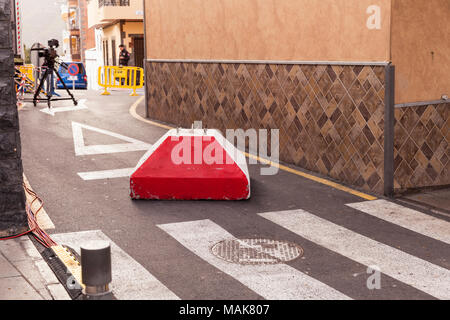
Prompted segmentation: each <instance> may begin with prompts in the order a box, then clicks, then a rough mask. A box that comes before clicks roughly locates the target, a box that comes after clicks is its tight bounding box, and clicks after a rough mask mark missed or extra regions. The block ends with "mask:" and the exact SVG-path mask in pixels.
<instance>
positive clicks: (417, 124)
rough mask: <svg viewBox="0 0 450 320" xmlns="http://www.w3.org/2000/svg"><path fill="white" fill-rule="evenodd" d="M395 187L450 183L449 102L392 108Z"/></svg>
mask: <svg viewBox="0 0 450 320" xmlns="http://www.w3.org/2000/svg"><path fill="white" fill-rule="evenodd" d="M394 128H395V134H394V188H395V189H396V190H398V191H402V190H405V189H408V188H418V187H426V186H439V185H450V103H443V104H437V105H427V106H417V107H404V108H396V109H395V127H394Z"/></svg>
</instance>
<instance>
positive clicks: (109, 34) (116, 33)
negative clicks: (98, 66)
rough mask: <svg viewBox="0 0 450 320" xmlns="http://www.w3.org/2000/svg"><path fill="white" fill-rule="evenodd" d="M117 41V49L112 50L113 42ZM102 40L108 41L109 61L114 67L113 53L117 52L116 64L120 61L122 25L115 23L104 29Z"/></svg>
mask: <svg viewBox="0 0 450 320" xmlns="http://www.w3.org/2000/svg"><path fill="white" fill-rule="evenodd" d="M113 39H115V40H116V47H115V48H112V42H111V40H113ZM102 40H103V41H106V40H108V48H109V49H108V56H109V57H108V60H109V65H112V51H113V50H114V51H115V52H116V62H118V61H119V51H120V50H119V45H120V23H115V24H113V25H111V26H109V27H107V28H103V36H102Z"/></svg>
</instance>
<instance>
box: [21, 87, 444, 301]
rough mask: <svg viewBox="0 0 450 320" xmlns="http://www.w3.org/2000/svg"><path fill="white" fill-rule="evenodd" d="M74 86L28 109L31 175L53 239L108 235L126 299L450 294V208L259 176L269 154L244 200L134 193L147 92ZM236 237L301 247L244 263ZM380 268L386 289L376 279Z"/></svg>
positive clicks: (24, 124) (147, 140)
mask: <svg viewBox="0 0 450 320" xmlns="http://www.w3.org/2000/svg"><path fill="white" fill-rule="evenodd" d="M75 94H76V96H77V98H78V99H79V100H80V101H82V102H81V103H80V105H79V106H78V107H77V108H76V109H74V110H71V108H70V107H71V106H72V104H71V102H70V101H68V102H60V103H58V104H55V105H54V109H53V114H51V113H49V112H46V111H48V110H47V107H46V105H45V104H40V105H38V107H33V106H32V104H30V103H28V104H26V105H25V106H24V107H23V108H22V109H21V110H20V111H19V117H20V134H21V141H22V160H23V167H24V173H25V175H26V176H27V178H28V180H29V181H30V184H31V186H32V187H33V189H34V190H35V191H36V192H37V193H38V195H39V196H40V197H41V198H42V199H43V200H44V207H45V210H46V211H47V213H48V215H49V216H50V218H51V220H52V221H53V223H54V225H55V229H54V230H50V233H51V235H52V237H53V239H54V240H55V241H56V242H58V243H59V244H66V245H69V246H73V247H74V249H76V248H75V247H76V246H77V245H78V246H79V245H80V244H81V243H82V242H83V241H86V240H89V239H94V240H95V239H110V240H111V241H112V243H113V246H112V250H113V257H112V258H113V260H112V268H113V282H112V286H113V291H114V293H115V295H116V297H117V298H119V299H139V298H152V299H208V300H209V299H237V300H239V299H436V298H438V299H448V298H450V261H449V260H448V259H449V256H450V249H449V245H450V236H449V234H448V232H447V231H448V230H449V225H450V219H449V218H448V217H446V216H441V215H436V214H432V213H430V212H419V211H417V210H414V209H409V208H407V207H404V206H399V205H398V204H395V203H394V202H391V201H389V200H386V199H384V198H380V197H378V198H377V199H376V200H372V201H369V200H367V198H366V199H365V198H363V197H361V196H358V195H357V194H358V193H357V192H354V194H352V193H349V192H345V191H342V190H338V189H336V188H335V187H333V186H332V183H330V184H329V185H327V184H323V183H320V182H318V181H313V180H311V179H307V178H305V177H302V176H299V175H297V174H294V173H292V172H287V171H285V170H280V171H279V172H278V174H276V175H274V176H262V175H260V170H259V169H260V165H249V171H250V177H251V198H250V199H249V200H246V201H229V202H227V201H145V200H142V201H141V200H131V199H130V195H129V193H130V191H129V178H128V174H129V170H130V168H133V167H135V166H136V164H137V162H138V161H139V159H140V158H141V157H142V156H143V155H144V153H145V151H146V149H147V148H148V147H150V145H152V144H153V143H155V142H156V141H157V140H158V139H159V138H160V137H161V136H162V135H163V134H164V133H165V132H166V131H167V129H165V128H163V127H159V126H155V125H152V124H150V123H146V122H143V121H141V120H139V119H137V118H135V117H133V116H132V114H131V113H130V109H131V108H132V106H133V105H135V104H136V103H137V101H140V103H139V105H137V109H136V110H137V113H138V114H139V115H141V116H144V102H143V100H142V99H141V97H130V96H129V95H128V94H129V92H128V91H118V90H116V91H112V94H111V96H100V94H99V92H97V91H89V90H88V91H81V90H77V91H76V92H75ZM140 94H141V96H142V94H143V92H140ZM138 99H140V100H138ZM63 107H69V108H66V109H61V110H58V108H63ZM80 132H81V133H82V134H80ZM123 144H128V147H124V146H123ZM74 146H78V147H77V148H78V149H77V150H76V149H75V147H74ZM92 146H97V147H93V148H92ZM289 167H290V168H292V169H294V170H295V171H299V172H303V171H302V170H303V169H300V168H296V167H294V166H289ZM362 195H365V194H362ZM233 239H241V240H242V239H244V240H245V239H253V240H254V239H259V242H258V244H259V245H261V244H263V245H262V247H264V244H266V245H267V243H268V244H271V243H272V244H273V243H278V242H274V241H283V243H284V244H286V243H290V244H293V246H290V250H287V249H284V250H282V249H279V250H280V252H279V260H278V261H276V263H270V262H269V263H266V264H259V263H255V262H254V261H252V259H251V257H250V258H249V259H248V263H241V264H236V263H231V262H230V261H229V260H230V259H233V257H232V255H233V254H239V253H237V252H234V251H232V249H233V247H232V246H233V245H232V244H230V245H229V246H227V242H224V243H222V244H220V242H221V241H224V240H228V241H231V240H233ZM265 239H267V240H265ZM272 240H273V241H272ZM244 242H245V241H244ZM250 242H251V241H250ZM228 243H230V242H228ZM218 245H219V247H220V245H222V247H221V248H219V249H217V246H218ZM295 245H296V246H295ZM268 246H269V247H270V245H268ZM273 247H276V248H285V247H286V245H285V246H282V245H279V246H278V245H272V248H273ZM293 248H296V249H297V251H296V250H294V249H293ZM216 249H217V250H216ZM230 251H231V253H230ZM217 255H219V257H218V256H217ZM277 257H278V256H277ZM227 259H228V260H227ZM374 266H376V267H378V268H379V269H380V271H381V279H380V288H368V279H369V277H371V276H372V275H373V272H374V271H375V269H374ZM368 267H370V268H371V269H370V268H369V269H368ZM369 280H370V279H369ZM369 282H370V281H369Z"/></svg>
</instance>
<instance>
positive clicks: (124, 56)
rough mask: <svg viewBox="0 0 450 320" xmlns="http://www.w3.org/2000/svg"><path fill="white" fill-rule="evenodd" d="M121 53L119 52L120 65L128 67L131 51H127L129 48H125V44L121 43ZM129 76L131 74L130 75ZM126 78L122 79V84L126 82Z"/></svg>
mask: <svg viewBox="0 0 450 320" xmlns="http://www.w3.org/2000/svg"><path fill="white" fill-rule="evenodd" d="M119 49H120V53H119V66H120V67H127V66H128V61H130V53H129V52H128V51H127V48H125V45H123V44H121V45H120V46H119ZM128 76H129V75H128ZM124 80H125V79H122V80H121V84H122V85H123V84H124Z"/></svg>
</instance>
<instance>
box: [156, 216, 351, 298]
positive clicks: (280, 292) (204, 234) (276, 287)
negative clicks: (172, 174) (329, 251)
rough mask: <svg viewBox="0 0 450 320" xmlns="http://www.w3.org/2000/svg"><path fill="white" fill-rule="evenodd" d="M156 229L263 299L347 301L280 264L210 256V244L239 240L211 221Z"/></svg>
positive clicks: (335, 292) (320, 283)
mask: <svg viewBox="0 0 450 320" xmlns="http://www.w3.org/2000/svg"><path fill="white" fill-rule="evenodd" d="M158 227H159V228H161V229H162V230H164V231H165V232H166V233H168V234H169V235H170V236H171V237H173V238H174V239H175V240H177V241H178V242H180V243H181V244H182V245H183V246H185V247H186V248H187V249H188V250H190V251H192V252H193V253H195V254H196V255H197V256H199V257H200V258H201V259H203V260H204V261H206V262H207V263H209V264H211V265H213V266H214V267H216V268H217V269H219V270H221V271H222V272H224V273H226V274H228V275H230V276H232V277H233V278H235V279H236V280H237V281H239V282H241V283H242V284H244V285H245V286H247V287H248V288H249V289H251V290H253V291H254V292H256V293H257V294H259V295H260V296H262V297H264V298H266V299H271V300H281V299H283V300H284V299H285V300H311V299H330V300H347V299H350V298H349V297H348V296H346V295H344V294H343V293H341V292H339V291H337V290H335V289H334V288H332V287H330V286H328V285H326V284H324V283H322V282H320V281H318V280H316V279H314V278H312V277H310V276H308V275H306V274H304V273H303V272H300V271H298V270H297V269H295V268H292V267H291V266H288V265H286V264H283V263H279V264H261V265H241V264H235V263H230V262H227V261H225V260H222V259H220V258H218V257H216V256H214V255H213V254H212V253H211V249H210V248H211V247H212V246H213V245H214V244H217V243H219V242H220V241H223V240H236V241H239V240H237V239H236V238H234V237H233V236H232V235H231V234H230V233H228V232H227V231H226V230H224V229H222V228H221V227H220V226H218V225H217V224H215V223H214V222H212V221H211V220H198V221H189V222H181V223H171V224H163V225H158Z"/></svg>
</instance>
